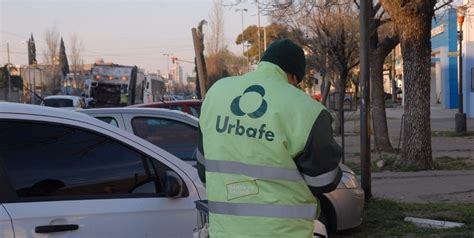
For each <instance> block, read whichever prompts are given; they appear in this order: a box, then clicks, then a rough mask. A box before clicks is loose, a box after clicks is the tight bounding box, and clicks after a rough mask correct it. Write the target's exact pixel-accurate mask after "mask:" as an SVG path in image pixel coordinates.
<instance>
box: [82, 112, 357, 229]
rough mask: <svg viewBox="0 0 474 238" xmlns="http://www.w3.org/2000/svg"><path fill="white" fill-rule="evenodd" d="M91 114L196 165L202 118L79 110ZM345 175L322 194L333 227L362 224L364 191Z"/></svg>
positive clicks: (348, 173) (325, 220)
mask: <svg viewBox="0 0 474 238" xmlns="http://www.w3.org/2000/svg"><path fill="white" fill-rule="evenodd" d="M80 112H82V113H86V114H88V115H90V116H92V117H95V118H97V119H100V120H102V121H105V122H107V123H109V124H112V125H115V126H117V127H119V128H122V129H124V130H126V131H129V132H131V133H133V134H135V135H137V136H139V137H141V138H143V139H145V140H147V141H149V142H151V143H153V144H155V145H157V146H159V147H161V148H163V149H164V150H166V151H168V152H170V153H171V154H173V155H175V156H177V157H179V158H181V159H182V160H183V161H186V162H188V163H190V164H191V165H193V166H195V165H196V157H195V154H194V153H195V149H196V146H197V143H198V138H199V132H198V123H199V119H198V118H196V117H193V116H191V115H189V114H186V113H183V112H180V111H176V110H169V109H156V108H99V109H89V110H80ZM340 167H341V169H342V171H343V177H342V179H341V182H340V183H339V185H338V186H337V188H336V189H335V190H334V191H332V192H330V193H325V194H323V195H321V196H319V197H318V198H319V200H320V202H321V209H322V214H321V216H320V220H321V221H322V222H323V223H326V224H327V225H328V226H329V228H330V229H331V230H334V231H341V230H346V229H350V228H355V227H357V226H359V225H360V224H361V222H362V210H363V207H364V193H363V190H362V188H361V187H360V184H359V182H358V180H357V178H356V176H355V173H354V172H353V171H352V170H351V169H349V168H348V167H347V166H345V165H343V164H341V165H340Z"/></svg>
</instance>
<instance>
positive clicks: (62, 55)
mask: <svg viewBox="0 0 474 238" xmlns="http://www.w3.org/2000/svg"><path fill="white" fill-rule="evenodd" d="M59 67H60V68H61V74H62V75H63V76H66V74H68V73H69V63H68V61H67V55H66V47H65V46H64V41H63V38H62V37H61V43H60V44H59Z"/></svg>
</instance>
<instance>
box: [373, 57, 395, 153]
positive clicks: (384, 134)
mask: <svg viewBox="0 0 474 238" xmlns="http://www.w3.org/2000/svg"><path fill="white" fill-rule="evenodd" d="M373 55H374V57H372V62H371V65H370V78H371V83H372V90H371V93H372V95H371V96H372V97H371V106H372V125H373V128H374V139H375V148H376V150H377V151H384V152H393V147H392V144H390V137H389V136H388V127H387V115H386V112H385V95H384V90H383V64H384V59H385V57H382V56H380V55H376V54H373Z"/></svg>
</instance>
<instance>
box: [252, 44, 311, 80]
mask: <svg viewBox="0 0 474 238" xmlns="http://www.w3.org/2000/svg"><path fill="white" fill-rule="evenodd" d="M260 61H266V62H270V63H274V64H276V65H278V66H280V68H281V69H283V71H285V72H287V73H290V74H294V75H296V77H297V78H298V82H301V80H303V77H304V75H305V70H306V59H305V57H304V51H303V49H301V47H299V46H298V45H296V44H295V43H293V41H291V40H288V39H282V40H277V41H274V42H273V43H271V44H270V46H268V48H267V50H266V51H265V53H264V54H263V56H262V59H261V60H260Z"/></svg>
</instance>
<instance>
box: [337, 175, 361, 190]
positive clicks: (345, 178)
mask: <svg viewBox="0 0 474 238" xmlns="http://www.w3.org/2000/svg"><path fill="white" fill-rule="evenodd" d="M341 183H342V184H343V185H344V187H346V188H357V187H359V181H357V178H356V176H355V175H354V174H351V173H342V178H341Z"/></svg>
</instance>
